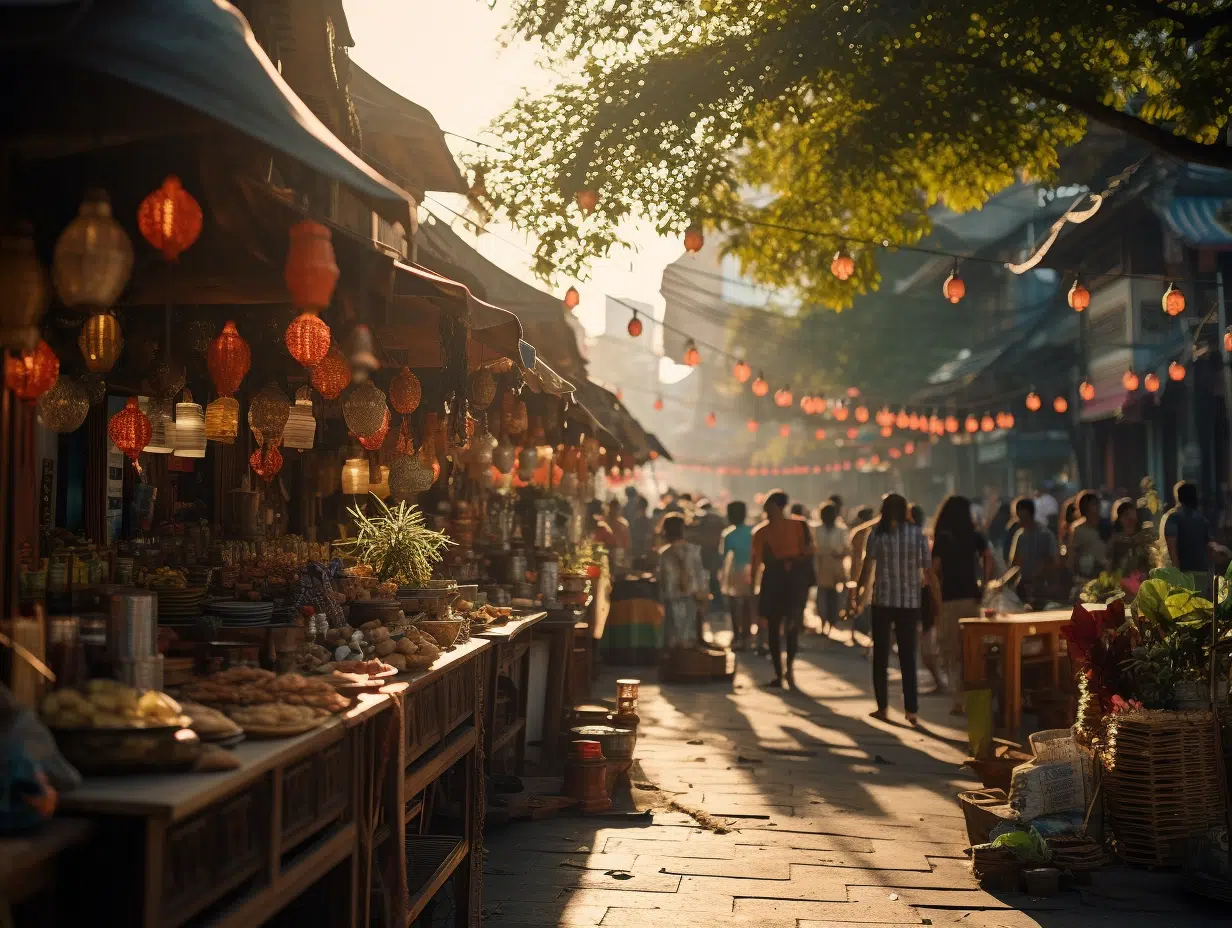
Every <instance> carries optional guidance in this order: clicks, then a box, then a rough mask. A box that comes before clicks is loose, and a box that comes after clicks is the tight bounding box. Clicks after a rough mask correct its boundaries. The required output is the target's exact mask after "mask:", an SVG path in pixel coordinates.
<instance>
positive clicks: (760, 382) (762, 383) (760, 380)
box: [753, 373, 770, 396]
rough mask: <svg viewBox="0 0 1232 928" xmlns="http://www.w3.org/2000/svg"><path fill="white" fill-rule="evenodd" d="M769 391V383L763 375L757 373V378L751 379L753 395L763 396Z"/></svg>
mask: <svg viewBox="0 0 1232 928" xmlns="http://www.w3.org/2000/svg"><path fill="white" fill-rule="evenodd" d="M769 392H770V384H768V383H767V382H766V378H765V377H763V376H762V375H761V374H760V373H759V374H758V375H757V379H756V380H754V381H753V395H754V396H765V395H766V394H767V393H769Z"/></svg>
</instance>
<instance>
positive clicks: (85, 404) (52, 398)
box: [38, 377, 90, 432]
mask: <svg viewBox="0 0 1232 928" xmlns="http://www.w3.org/2000/svg"><path fill="white" fill-rule="evenodd" d="M89 413H90V394H89V393H87V392H86V388H85V387H84V386H82V384H81V381H79V380H76V379H74V378H72V377H60V378H58V379H57V380H56V385H55V386H54V387H52V388H51V389H50V390H48V391H47V392H46V393H44V394H43V395H42V396H40V397H39V398H38V416H39V421H40V422H42V423H43V427H44V428H48V429H51V430H52V431H53V432H72V431H75V430H76V429H79V428H81V424H82V423H83V422H85V421H86V416H87V415H89Z"/></svg>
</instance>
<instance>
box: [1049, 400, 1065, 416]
mask: <svg viewBox="0 0 1232 928" xmlns="http://www.w3.org/2000/svg"><path fill="white" fill-rule="evenodd" d="M1052 408H1053V410H1054V411H1056V413H1057V414H1058V415H1063V414H1064V413H1066V412H1068V411H1069V400H1067V399H1066V398H1065V397H1063V396H1058V397H1057V398H1056V399H1055V400H1053V401H1052Z"/></svg>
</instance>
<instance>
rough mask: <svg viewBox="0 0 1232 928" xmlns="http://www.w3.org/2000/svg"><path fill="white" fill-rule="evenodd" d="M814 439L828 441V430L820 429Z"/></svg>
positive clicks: (815, 433)
mask: <svg viewBox="0 0 1232 928" xmlns="http://www.w3.org/2000/svg"><path fill="white" fill-rule="evenodd" d="M813 438H815V439H817V441H825V440H826V430H825V429H818V430H817V431H816V432H814V433H813Z"/></svg>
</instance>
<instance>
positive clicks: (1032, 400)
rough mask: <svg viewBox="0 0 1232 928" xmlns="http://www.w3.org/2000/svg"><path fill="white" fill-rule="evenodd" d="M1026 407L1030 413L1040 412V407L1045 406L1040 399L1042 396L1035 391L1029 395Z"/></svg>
mask: <svg viewBox="0 0 1232 928" xmlns="http://www.w3.org/2000/svg"><path fill="white" fill-rule="evenodd" d="M1026 405H1027V410H1028V411H1029V412H1039V409H1040V407H1041V406H1043V405H1044V401H1043V400H1042V399H1040V395H1039V394H1038V393H1036V392H1035V391H1034V390H1033V391H1031V392H1030V393H1028V394H1027V399H1026Z"/></svg>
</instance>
